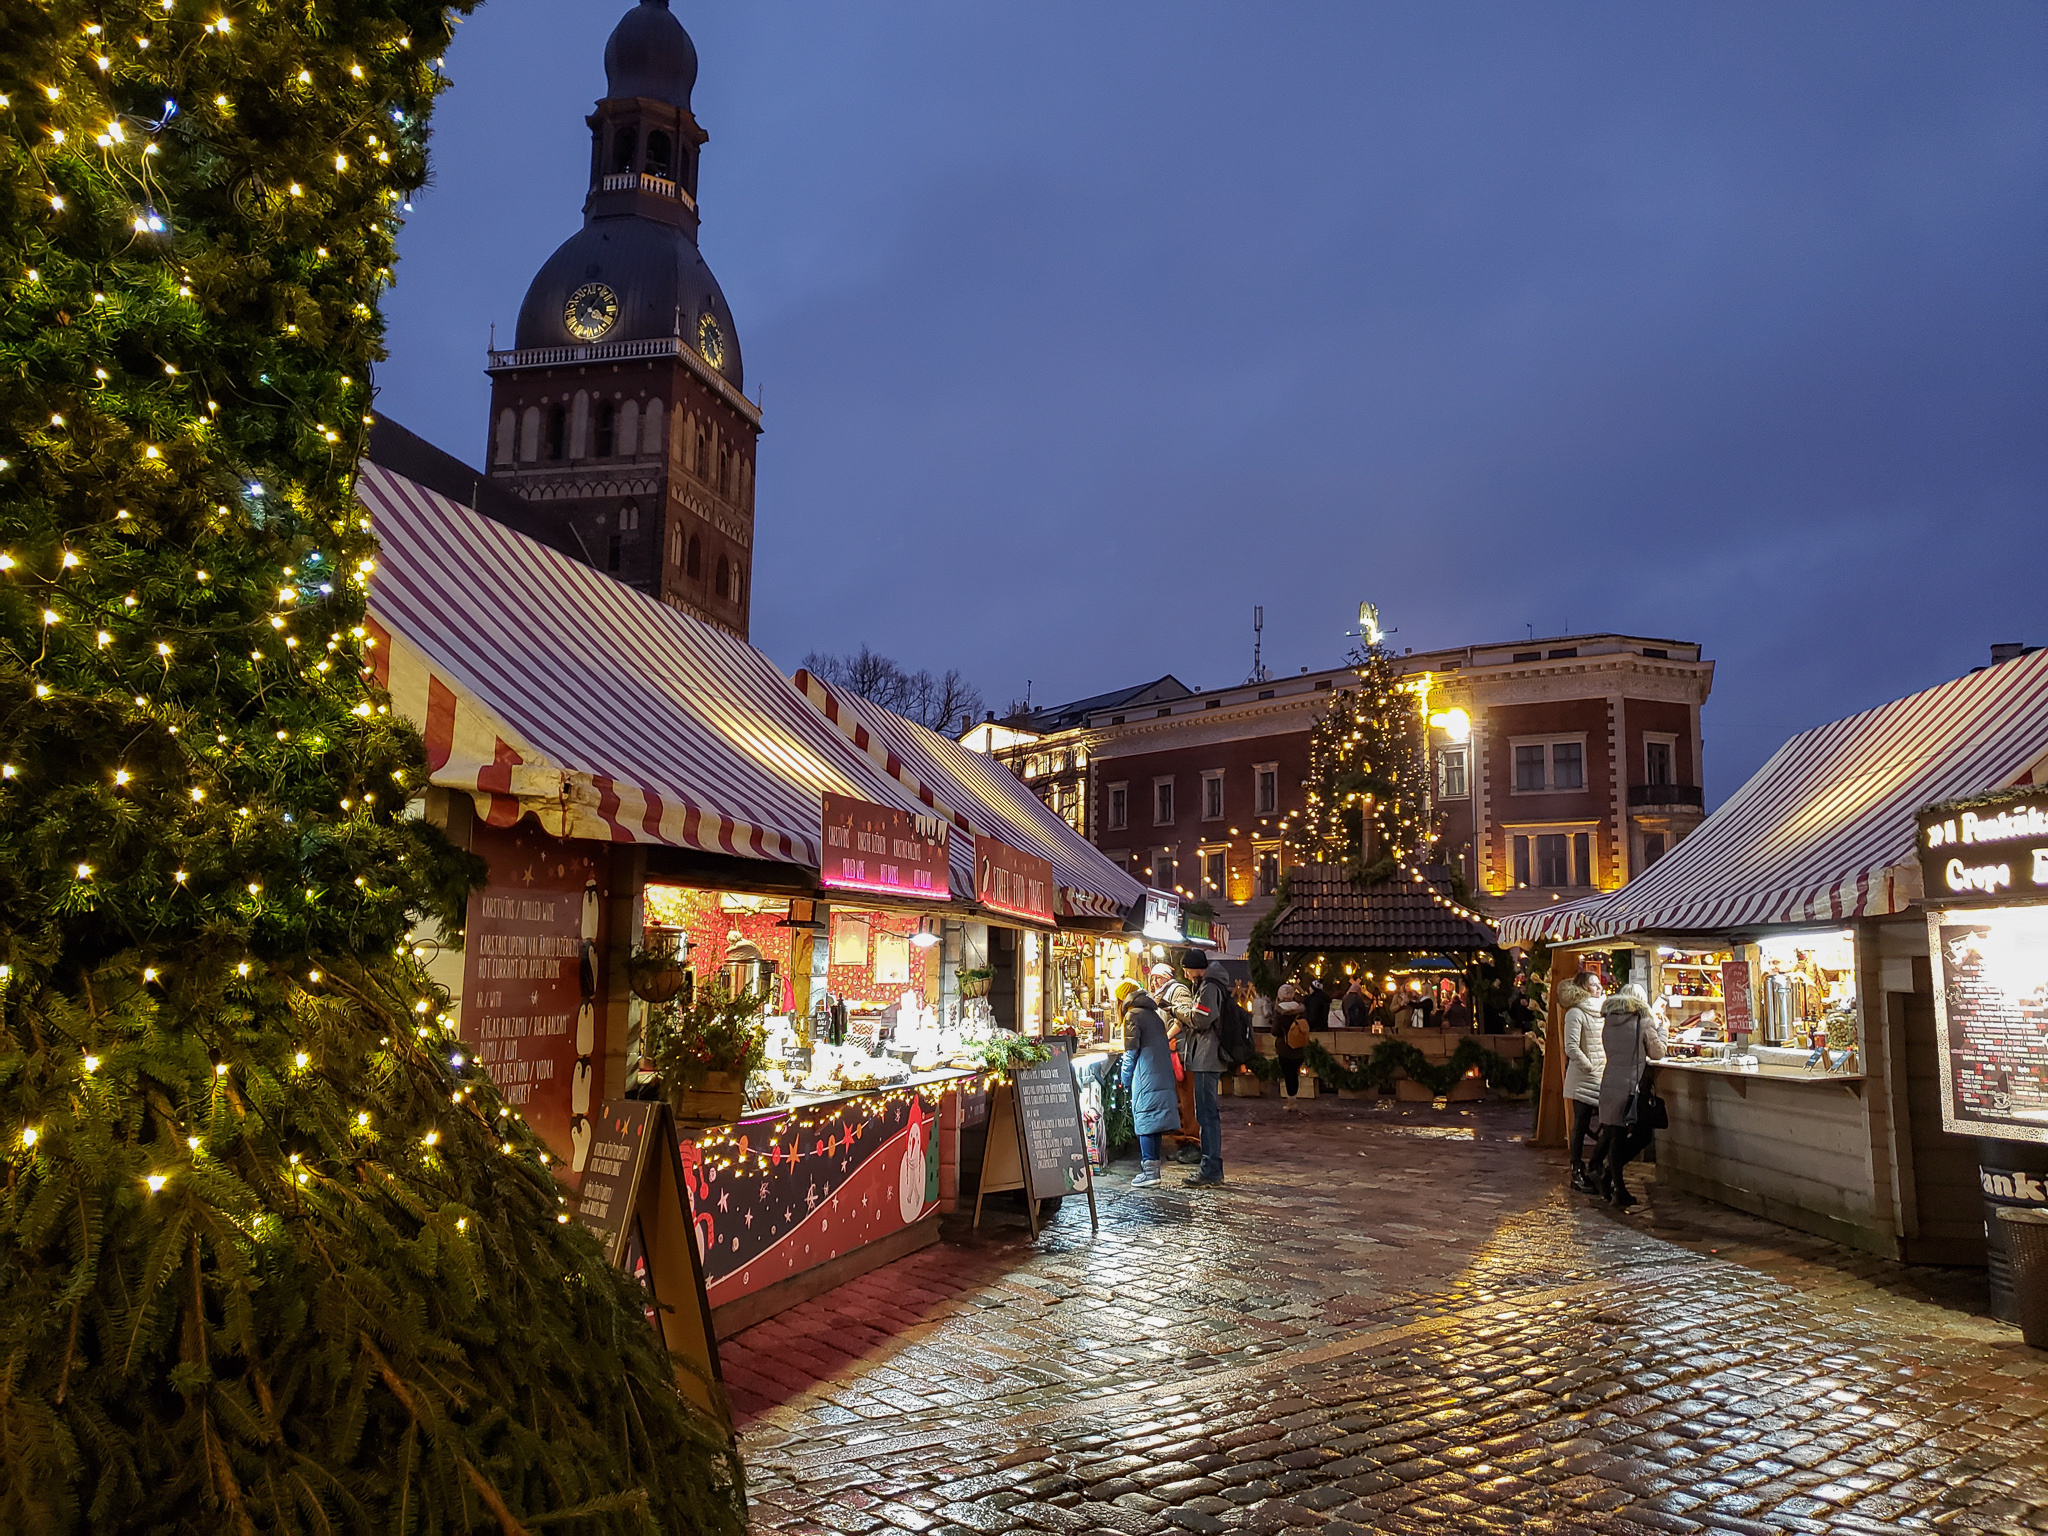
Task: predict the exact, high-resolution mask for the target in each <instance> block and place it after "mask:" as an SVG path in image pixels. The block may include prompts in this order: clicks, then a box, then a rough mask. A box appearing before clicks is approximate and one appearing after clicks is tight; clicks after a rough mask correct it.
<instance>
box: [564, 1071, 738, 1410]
mask: <svg viewBox="0 0 2048 1536" xmlns="http://www.w3.org/2000/svg"><path fill="white" fill-rule="evenodd" d="M589 1123H590V1125H591V1128H592V1132H593V1134H592V1137H591V1146H590V1159H589V1168H588V1171H587V1173H586V1175H585V1177H584V1180H583V1187H582V1189H581V1190H579V1191H578V1193H577V1196H576V1201H575V1211H576V1220H577V1221H578V1222H579V1223H581V1224H582V1225H583V1226H584V1227H586V1228H588V1229H589V1230H590V1231H591V1232H592V1233H594V1234H595V1235H596V1237H597V1240H598V1241H599V1242H600V1243H601V1244H602V1245H603V1246H604V1256H605V1260H606V1262H607V1263H609V1264H611V1265H612V1266H613V1267H614V1268H617V1269H623V1270H624V1271H625V1272H626V1273H627V1274H628V1275H630V1276H632V1278H633V1279H634V1280H635V1281H636V1282H638V1284H639V1286H640V1288H641V1290H642V1291H643V1292H644V1293H645V1298H644V1301H643V1309H644V1311H645V1314H646V1317H647V1324H648V1326H649V1327H650V1328H652V1329H653V1330H654V1334H655V1337H656V1338H658V1339H660V1340H661V1342H662V1345H663V1346H664V1347H665V1348H666V1349H668V1351H669V1352H670V1353H671V1354H673V1355H675V1356H676V1357H677V1366H676V1385H677V1386H678V1387H679V1388H681V1390H682V1392H683V1395H684V1396H685V1397H688V1398H690V1399H691V1400H692V1401H694V1402H696V1403H697V1404H698V1405H699V1406H700V1407H702V1408H704V1409H706V1410H708V1411H709V1412H711V1413H713V1414H715V1415H717V1416H718V1417H719V1418H720V1419H722V1420H724V1421H725V1424H726V1426H727V1428H728V1429H730V1427H731V1408H730V1405H728V1404H727V1402H726V1399H725V1392H724V1389H723V1388H722V1387H721V1386H720V1385H719V1382H720V1380H721V1373H720V1370H719V1363H718V1338H717V1334H716V1332H715V1330H714V1328H713V1326H712V1321H711V1304H710V1301H709V1300H708V1299H707V1297H706V1295H705V1290H704V1267H703V1255H702V1251H701V1249H700V1246H699V1244H700V1237H699V1233H698V1224H697V1223H696V1222H695V1221H693V1219H692V1217H691V1214H690V1205H689V1195H688V1192H687V1189H686V1183H685V1180H686V1175H685V1174H684V1171H683V1158H682V1153H681V1148H680V1147H679V1146H678V1144H677V1142H676V1130H675V1121H674V1120H672V1119H670V1118H669V1109H668V1105H666V1104H665V1103H662V1102H661V1101H660V1100H658V1099H610V1100H607V1101H606V1102H605V1103H604V1104H603V1105H601V1106H600V1107H599V1108H598V1110H597V1112H596V1113H595V1114H594V1115H592V1116H590V1117H589ZM690 1150H691V1153H692V1154H693V1156H694V1154H695V1153H696V1148H695V1147H692V1148H691V1149H690Z"/></svg>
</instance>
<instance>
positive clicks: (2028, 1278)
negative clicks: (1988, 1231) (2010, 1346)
mask: <svg viewBox="0 0 2048 1536" xmlns="http://www.w3.org/2000/svg"><path fill="white" fill-rule="evenodd" d="M1998 1224H1999V1226H2000V1228H2001V1229H2002V1232H2003V1236H2004V1238H2005V1250H2006V1253H2007V1254H2008V1255H2009V1256H2010V1260H2011V1264H2012V1298H2013V1311H2014V1313H2015V1314H2016V1315H2015V1317H2014V1319H2013V1321H2015V1322H2017V1323H2018V1324H2019V1325H2020V1336H2021V1337H2022V1338H2024V1339H2025V1340H2026V1341H2027V1343H2028V1344H2029V1345H2031V1346H2032V1347H2033V1348H2035V1349H2048V1211H2034V1210H2028V1209H2026V1208H2025V1207H2023V1206H2012V1205H2006V1206H2000V1207H1999V1210H1998Z"/></svg>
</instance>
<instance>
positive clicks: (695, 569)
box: [683, 533, 704, 581]
mask: <svg viewBox="0 0 2048 1536" xmlns="http://www.w3.org/2000/svg"><path fill="white" fill-rule="evenodd" d="M683 574H684V575H685V576H687V577H689V578H690V580H692V581H696V580H698V579H699V578H700V577H702V576H703V574H704V545H703V543H702V542H701V541H700V540H699V539H698V537H697V535H695V534H694V533H693V534H691V535H690V552H689V554H688V555H686V556H685V557H684V559H683Z"/></svg>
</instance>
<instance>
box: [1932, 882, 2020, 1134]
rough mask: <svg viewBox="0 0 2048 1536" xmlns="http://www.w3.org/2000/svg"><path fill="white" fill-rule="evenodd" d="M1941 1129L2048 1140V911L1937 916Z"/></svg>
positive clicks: (2000, 909) (1934, 930)
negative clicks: (1939, 974) (1939, 968)
mask: <svg viewBox="0 0 2048 1536" xmlns="http://www.w3.org/2000/svg"><path fill="white" fill-rule="evenodd" d="M1928 928H1929V930H1930V931H1929V937H1930V939H1931V941H1932V943H1933V944H1934V946H1935V950H1936V953H1937V954H1938V955H1939V957H1940V961H1939V963H1940V966H1941V987H1940V990H1939V992H1938V993H1937V995H1936V997H1935V1022H1936V1026H1937V1029H1938V1031H1939V1048H1940V1053H1941V1087H1942V1106H1941V1122H1942V1129H1944V1130H1947V1131H1954V1132H1957V1133H1960V1134H1963V1135H1972V1136H1995V1137H2005V1138H2008V1139H2012V1140H2020V1141H2048V906H2038V907H1992V908H1985V909H1981V910H1975V911H1946V912H1937V913H1934V914H1931V915H1930V917H1929V919H1928Z"/></svg>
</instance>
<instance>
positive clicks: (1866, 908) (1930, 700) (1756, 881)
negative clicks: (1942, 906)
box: [1500, 650, 2048, 944]
mask: <svg viewBox="0 0 2048 1536" xmlns="http://www.w3.org/2000/svg"><path fill="white" fill-rule="evenodd" d="M2044 754H2048V650H2042V651H2035V652H2033V653H2032V654H2031V655H2027V656H2022V657H2020V658H2018V659H2017V660H2013V661H2008V662H2004V663H2002V664H2001V665H1998V666H1995V667H1988V668H1986V669H1985V670H1983V671H1981V672H1973V673H1971V674H1970V675H1969V676H1968V677H1959V678H1957V679H1956V680H1955V681H1953V682H1949V683H1943V684H1941V685H1940V686H1939V687H1936V688H1929V689H1927V690H1926V691H1925V692H1924V693H1916V694H1912V695H1910V696H1909V697H1907V698H1903V699H1897V700H1894V701H1893V702H1892V703H1890V704H1884V705H1880V706H1879V707H1878V708H1876V709H1868V710H1865V711H1864V712H1863V713H1862V714H1860V715H1851V716H1849V718H1848V719H1846V720H1837V721H1835V722H1834V723H1833V724H1832V725H1823V726H1819V727H1817V728H1816V729H1814V730H1810V731H1806V732H1804V733H1802V734H1800V735H1798V736H1794V737H1793V738H1792V739H1791V740H1790V741H1788V742H1786V743H1785V745H1784V746H1782V747H1780V748H1779V749H1778V750H1777V752H1775V753H1774V754H1772V756H1771V759H1770V761H1769V762H1767V763H1765V764H1764V765H1763V767H1761V768H1759V769H1758V770H1757V771H1756V774H1755V776H1754V777H1752V778H1751V779H1750V781H1749V782H1748V783H1747V784H1745V785H1743V786H1742V788H1741V789H1739V790H1737V791H1736V792H1735V795H1734V797H1733V798H1732V799H1730V800H1729V801H1728V803H1727V804H1725V805H1723V806H1722V807H1721V808H1720V809H1719V810H1717V811H1716V812H1714V814H1713V815H1711V816H1709V817H1708V818H1707V819H1706V820H1705V821H1704V822H1702V823H1701V824H1700V826H1699V829H1698V830H1697V831H1695V832H1694V833H1693V834H1692V835H1691V836H1690V837H1688V838H1686V839H1685V840H1684V841H1683V842H1681V843H1680V844H1679V845H1678V846H1677V847H1676V848H1674V849H1673V850H1672V851H1671V852H1670V853H1668V854H1666V855H1665V856H1664V857H1663V858H1662V859H1660V860H1658V862H1657V863H1656V864H1655V865H1654V866H1652V867H1651V869H1650V870H1649V871H1648V872H1647V873H1645V874H1642V875H1638V876H1637V877H1636V878H1635V879H1633V880H1631V881H1630V882H1629V883H1628V884H1627V885H1624V886H1623V887H1622V888H1621V889H1620V890H1618V891H1614V892H1612V893H1611V894H1608V895H1604V896H1593V897H1588V898H1586V899H1585V900H1583V901H1575V902H1571V903H1569V904H1565V905H1560V906H1555V907H1552V908H1550V909H1549V910H1547V911H1535V912H1525V913H1519V914H1517V915H1515V916H1513V917H1508V918H1504V919H1502V921H1501V924H1500V933H1501V942H1502V943H1504V944H1527V943H1531V942H1533V941H1535V940H1537V939H1541V938H1548V939H1550V940H1552V941H1553V942H1556V941H1560V940H1575V939H1576V940H1591V939H1604V938H1618V937H1621V936H1622V935H1626V934H1638V933H1641V934H1683V933H1714V932H1724V931H1727V930H1730V929H1736V928H1751V927H1762V926H1768V925H1772V924H1799V923H1818V922H1840V921H1844V920H1846V919H1848V918H1852V917H1876V916H1882V915H1884V914H1886V913H1891V912H1902V911H1904V910H1906V908H1907V907H1909V906H1910V905H1912V903H1913V902H1914V901H1915V900H1916V899H1917V898H1918V896H1919V886H1918V883H1917V878H1916V877H1917V870H1900V869H1899V866H1902V865H1905V864H1907V862H1908V861H1909V860H1911V859H1912V858H1913V856H1914V836H1915V829H1914V823H1913V813H1914V812H1915V811H1917V810H1919V809H1920V808H1921V807H1922V806H1925V805H1930V804H1933V803H1935V802H1937V801H1942V800H1953V799H1957V798H1959V797H1961V796H1964V795H1971V794H1977V793H1980V792H1983V791H1986V790H1992V789H2003V788H2005V787H2006V786H2008V785H2011V784H2015V783H2018V782H2020V781H2021V779H2022V777H2023V776H2024V775H2026V774H2028V773H2030V772H2031V771H2032V770H2033V768H2034V767H2035V766H2036V765H2037V764H2038V763H2040V762H2041V760H2042V758H2043V755H2044Z"/></svg>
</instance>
